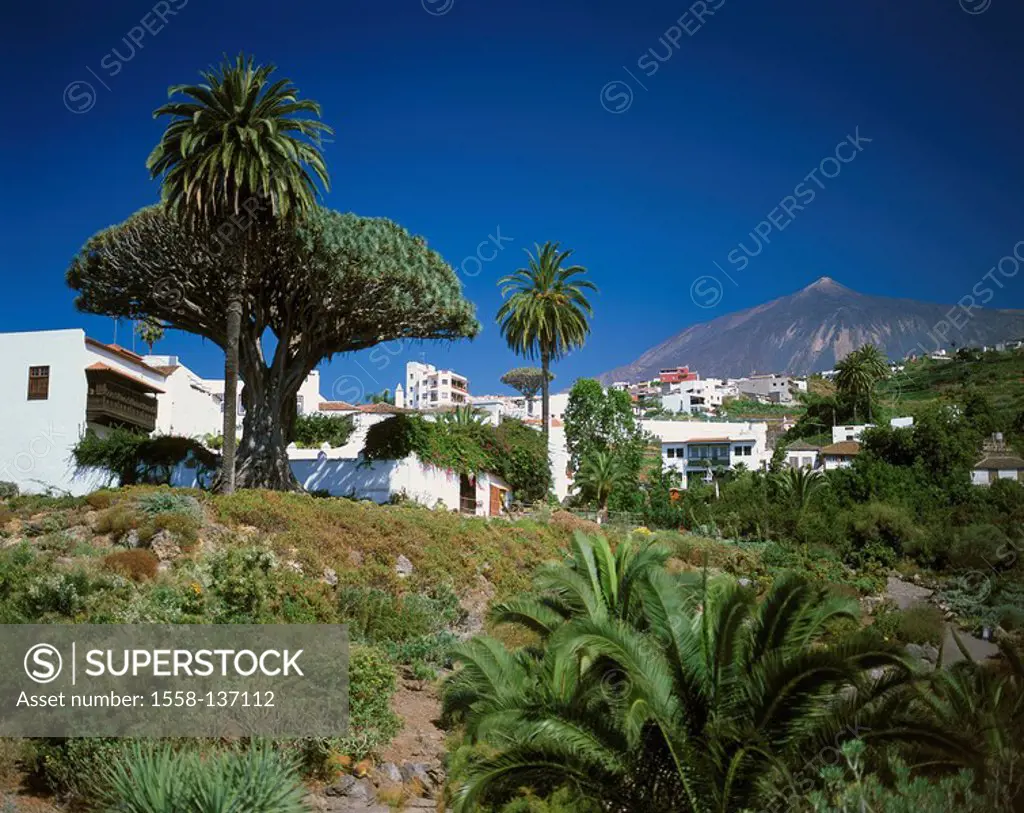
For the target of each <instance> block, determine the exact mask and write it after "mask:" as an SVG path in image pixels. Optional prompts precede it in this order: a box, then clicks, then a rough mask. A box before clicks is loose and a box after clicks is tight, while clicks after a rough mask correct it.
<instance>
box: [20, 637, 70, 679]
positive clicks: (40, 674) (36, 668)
mask: <svg viewBox="0 0 1024 813" xmlns="http://www.w3.org/2000/svg"><path fill="white" fill-rule="evenodd" d="M63 668H64V660H63V658H61V656H60V652H58V651H57V647H55V646H52V645H51V644H36V645H35V646H34V647H32V648H31V649H30V650H29V651H28V652H26V653H25V674H26V675H28V676H29V677H30V678H31V679H32V680H34V681H35V682H36V683H50V682H51V681H54V680H56V679H57V678H58V677H59V676H60V670H61V669H63Z"/></svg>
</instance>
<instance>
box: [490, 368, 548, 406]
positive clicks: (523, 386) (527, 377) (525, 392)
mask: <svg viewBox="0 0 1024 813" xmlns="http://www.w3.org/2000/svg"><path fill="white" fill-rule="evenodd" d="M544 378H545V375H544V371H543V370H542V369H540V367H516V368H514V369H512V370H509V371H508V372H507V373H505V375H503V376H502V377H501V383H502V384H504V385H505V386H507V387H511V388H512V389H514V390H516V392H518V393H519V394H520V395H522V396H523V398H525V399H526V403H527V410H528V411H529V413H530V414H531V415H532V414H533V399H534V398H536V397H537V393H538V392H540V391H541V388H542V387H543V386H544ZM554 379H555V376H554V374H553V373H551V372H549V373H548V374H547V380H548V381H549V382H551V381H554Z"/></svg>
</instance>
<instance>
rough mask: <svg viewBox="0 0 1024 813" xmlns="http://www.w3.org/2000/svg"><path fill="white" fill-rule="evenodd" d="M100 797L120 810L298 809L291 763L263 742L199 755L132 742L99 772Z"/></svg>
mask: <svg viewBox="0 0 1024 813" xmlns="http://www.w3.org/2000/svg"><path fill="white" fill-rule="evenodd" d="M101 782H102V785H103V786H104V791H103V794H102V795H103V801H104V803H105V804H106V805H107V807H109V809H111V810H118V811H122V813H181V811H186V810H187V811H190V813H228V812H229V811H236V810H237V811H245V812H246V813H301V812H302V811H305V810H307V808H306V805H305V803H304V801H303V799H304V797H305V795H306V793H305V788H304V787H303V786H302V783H301V782H300V780H299V776H298V772H297V770H296V766H295V764H294V763H293V762H292V761H291V760H290V759H287V758H286V757H284V756H283V755H282V754H281V753H280V752H278V751H276V750H274V749H273V748H272V747H271V746H269V745H266V744H264V743H258V744H256V745H254V746H252V747H250V748H247V749H242V748H237V749H233V750H229V751H218V752H215V753H213V754H208V755H205V756H200V754H199V753H198V752H196V751H190V752H187V753H184V754H183V753H181V752H175V751H174V750H173V749H172V748H171V747H170V746H167V745H163V746H152V745H141V744H139V743H134V744H133V745H132V746H131V747H130V748H128V749H125V750H124V751H123V752H122V753H120V754H119V755H118V756H117V757H116V758H115V759H114V761H113V763H112V764H110V765H108V766H107V767H106V768H105V769H104V770H103V772H102V777H101Z"/></svg>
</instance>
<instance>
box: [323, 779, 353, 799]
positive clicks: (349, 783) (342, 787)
mask: <svg viewBox="0 0 1024 813" xmlns="http://www.w3.org/2000/svg"><path fill="white" fill-rule="evenodd" d="M358 783H359V780H358V779H356V778H355V777H354V776H348V775H347V774H346V775H344V776H340V777H338V781H336V782H335V783H334V784H333V785H329V786H328V787H326V788H324V796H348V795H349V793H350V792H351V791H352V789H353V788H354V787H355V786H356V785H357V784H358Z"/></svg>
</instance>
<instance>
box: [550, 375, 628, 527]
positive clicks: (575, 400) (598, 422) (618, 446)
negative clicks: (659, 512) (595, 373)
mask: <svg viewBox="0 0 1024 813" xmlns="http://www.w3.org/2000/svg"><path fill="white" fill-rule="evenodd" d="M564 422H565V445H566V448H567V449H568V451H569V461H570V465H572V467H573V468H574V469H576V470H579V469H580V468H581V467H582V466H583V462H584V461H585V460H587V459H588V458H593V457H594V455H595V454H597V453H599V452H607V453H610V454H611V455H612V456H613V457H614V458H615V459H616V461H617V463H618V468H619V469H620V470H621V472H622V476H621V477H620V478H618V479H617V483H616V487H615V488H614V489H613V491H612V493H611V496H610V501H611V505H612V507H613V508H616V509H618V510H635V509H636V508H637V507H638V506H637V505H635V500H636V498H638V497H639V490H638V481H639V477H640V471H641V469H642V468H643V464H644V453H645V451H646V449H647V445H648V437H647V435H646V434H645V433H644V432H643V430H642V428H641V426H640V424H639V422H638V421H637V419H636V416H635V415H634V414H633V402H632V401H631V400H630V397H629V393H627V392H625V391H623V390H614V389H610V390H608V391H607V392H605V390H604V389H603V388H602V387H601V385H600V384H599V383H598V382H597V381H595V380H594V379H590V378H581V379H579V380H578V381H577V382H576V383H575V384H573V386H572V389H571V390H570V391H569V400H568V403H567V404H566V408H565V415H564ZM630 500H633V502H630Z"/></svg>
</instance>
